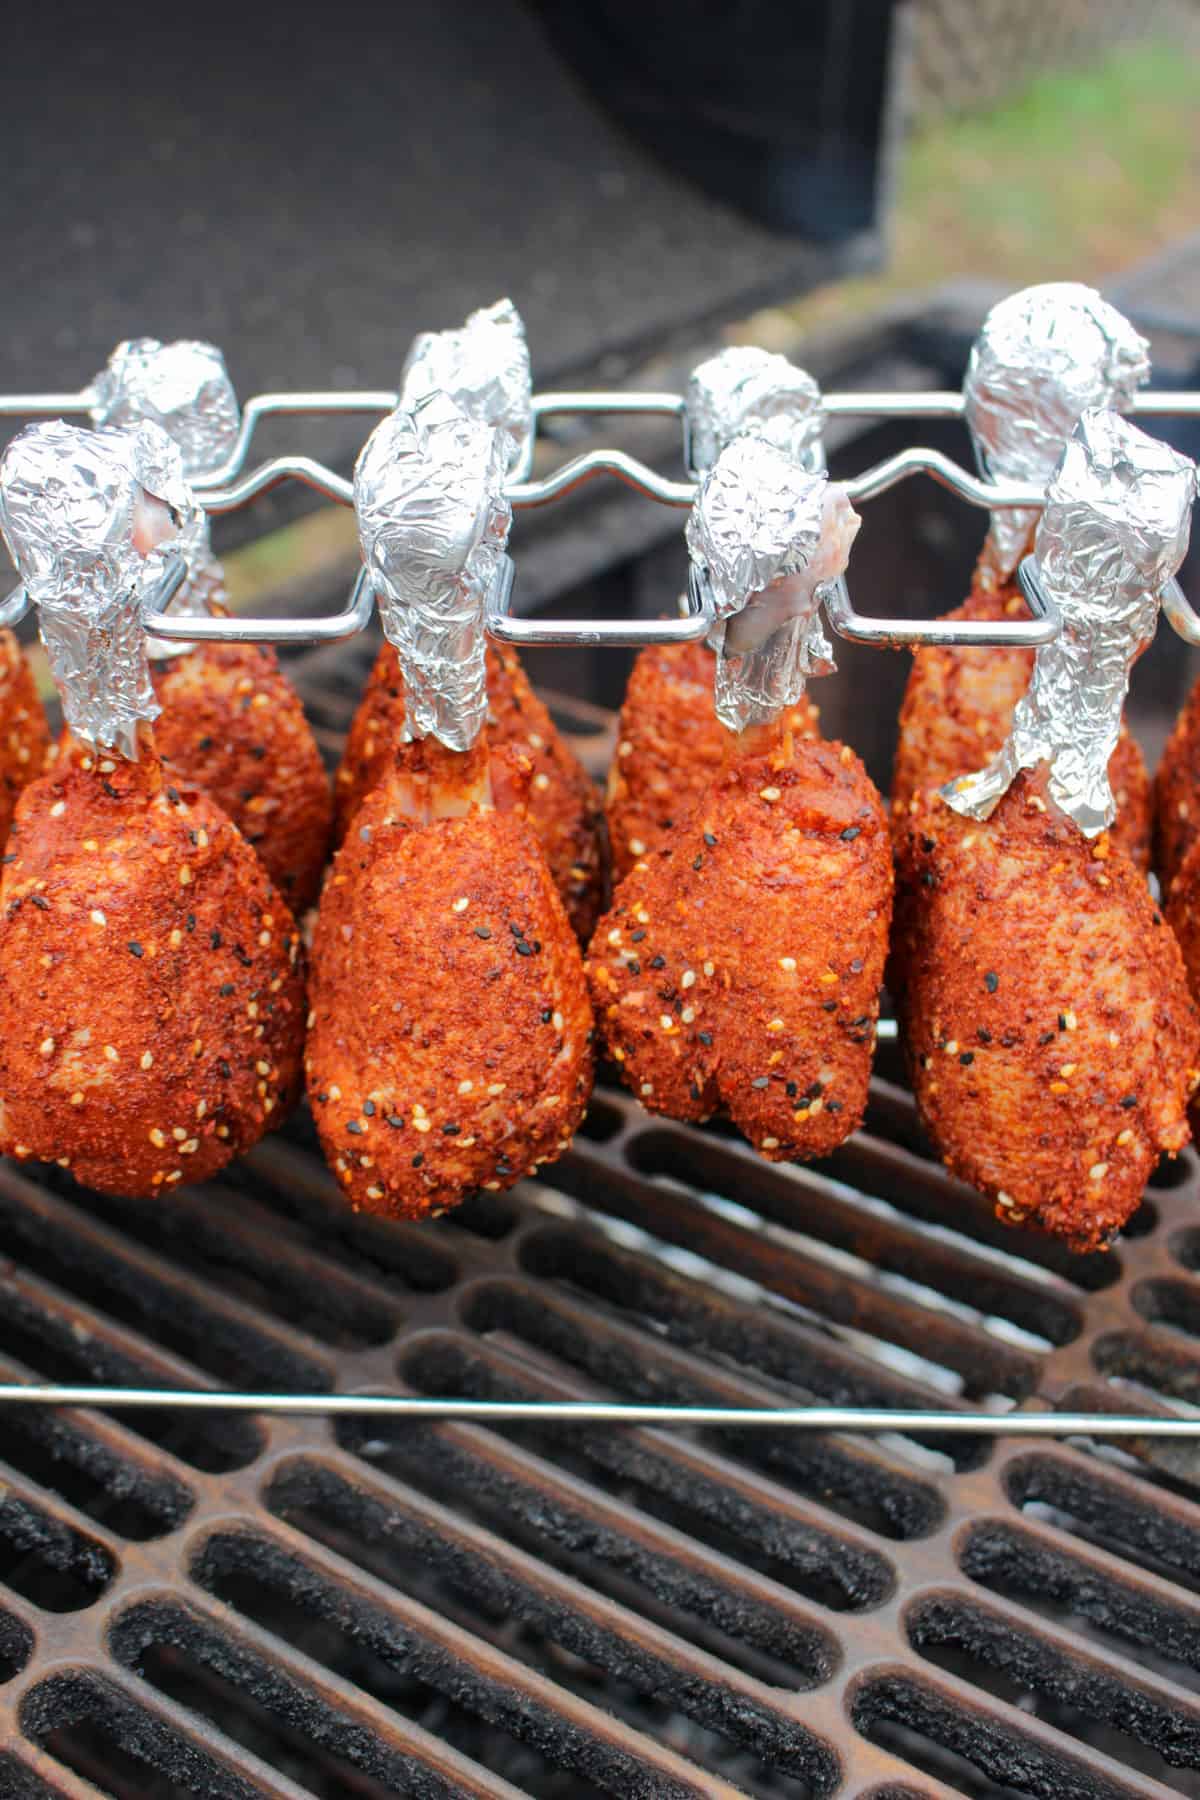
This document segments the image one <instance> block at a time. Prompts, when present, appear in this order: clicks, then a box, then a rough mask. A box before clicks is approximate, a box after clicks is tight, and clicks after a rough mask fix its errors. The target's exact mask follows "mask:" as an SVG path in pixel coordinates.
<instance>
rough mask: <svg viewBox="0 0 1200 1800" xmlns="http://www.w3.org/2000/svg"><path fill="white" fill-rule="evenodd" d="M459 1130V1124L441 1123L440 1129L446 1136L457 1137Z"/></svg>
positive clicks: (460, 1128) (460, 1127)
mask: <svg viewBox="0 0 1200 1800" xmlns="http://www.w3.org/2000/svg"><path fill="white" fill-rule="evenodd" d="M461 1130H462V1126H461V1125H443V1126H442V1131H443V1133H444V1135H445V1136H446V1137H457V1136H458V1134H459V1132H460V1131H461Z"/></svg>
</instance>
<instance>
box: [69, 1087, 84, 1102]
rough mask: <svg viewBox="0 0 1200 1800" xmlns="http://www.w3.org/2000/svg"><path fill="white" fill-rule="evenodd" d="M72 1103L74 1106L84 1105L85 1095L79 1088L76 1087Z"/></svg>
mask: <svg viewBox="0 0 1200 1800" xmlns="http://www.w3.org/2000/svg"><path fill="white" fill-rule="evenodd" d="M71 1105H72V1106H82V1105H83V1095H82V1094H81V1093H80V1091H79V1089H78V1088H76V1090H75V1092H74V1093H73V1094H72V1095H71Z"/></svg>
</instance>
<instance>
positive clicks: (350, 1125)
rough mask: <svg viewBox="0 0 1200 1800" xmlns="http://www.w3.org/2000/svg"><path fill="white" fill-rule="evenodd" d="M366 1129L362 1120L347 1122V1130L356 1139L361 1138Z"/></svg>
mask: <svg viewBox="0 0 1200 1800" xmlns="http://www.w3.org/2000/svg"><path fill="white" fill-rule="evenodd" d="M366 1129H367V1128H366V1126H365V1125H364V1124H363V1122H362V1120H361V1119H350V1120H348V1121H347V1124H346V1130H347V1131H349V1132H350V1133H352V1135H353V1136H354V1137H361V1136H362V1134H363V1132H364V1131H365V1130H366Z"/></svg>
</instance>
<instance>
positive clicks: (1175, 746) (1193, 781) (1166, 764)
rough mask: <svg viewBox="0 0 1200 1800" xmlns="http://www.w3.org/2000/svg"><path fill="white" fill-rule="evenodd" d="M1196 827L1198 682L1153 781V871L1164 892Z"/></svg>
mask: <svg viewBox="0 0 1200 1800" xmlns="http://www.w3.org/2000/svg"><path fill="white" fill-rule="evenodd" d="M1198 827H1200V681H1198V682H1197V683H1196V685H1195V687H1194V688H1193V689H1192V691H1191V693H1190V694H1189V695H1188V697H1187V701H1186V703H1185V705H1184V708H1183V711H1182V712H1181V713H1180V715H1179V717H1178V718H1177V719H1176V721H1175V725H1174V728H1173V730H1172V732H1171V735H1170V737H1169V738H1168V739H1167V742H1166V747H1165V748H1164V750H1163V753H1162V761H1161V762H1160V763H1159V765H1158V774H1157V775H1156V776H1155V779H1154V867H1155V869H1156V870H1157V872H1158V878H1159V880H1160V881H1161V882H1162V884H1163V891H1164V892H1165V891H1166V890H1167V889H1168V888H1169V887H1170V885H1171V882H1172V881H1173V880H1174V879H1175V876H1176V874H1177V873H1178V872H1179V869H1180V867H1181V866H1182V864H1183V860H1184V858H1185V857H1186V855H1187V853H1188V851H1189V850H1190V849H1191V847H1192V844H1193V843H1194V842H1195V840H1196V836H1197V828H1198Z"/></svg>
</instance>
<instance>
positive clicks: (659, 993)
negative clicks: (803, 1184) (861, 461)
mask: <svg viewBox="0 0 1200 1800" xmlns="http://www.w3.org/2000/svg"><path fill="white" fill-rule="evenodd" d="M857 527H858V519H857V517H856V515H855V514H854V513H853V512H852V511H851V509H850V506H849V503H848V501H847V500H846V497H845V494H844V492H843V491H842V490H841V489H840V488H837V487H834V486H831V485H830V483H829V481H828V480H827V478H826V476H825V475H824V474H823V473H812V472H809V471H806V470H804V469H802V468H801V467H800V466H799V465H798V464H797V463H796V462H795V461H793V460H792V459H791V458H790V457H788V456H787V455H786V454H785V453H784V452H783V451H781V450H779V449H777V448H776V447H775V446H773V445H771V444H768V443H765V442H763V441H762V440H761V439H757V438H754V437H748V436H745V437H739V438H736V439H735V440H734V441H733V442H732V443H731V444H730V445H729V446H728V448H727V449H726V450H724V451H723V452H722V454H721V456H720V458H719V460H718V461H717V463H716V464H715V466H714V467H713V469H712V470H711V471H710V472H709V474H708V475H707V476H706V477H705V479H704V482H703V484H702V486H701V489H700V493H699V496H698V498H697V500H696V504H695V506H694V508H693V512H692V516H691V520H690V522H689V526H688V543H689V548H690V551H691V554H692V557H693V560H694V562H695V564H696V565H697V567H698V570H699V571H700V575H701V580H702V581H703V582H705V583H707V585H708V588H709V591H710V592H711V595H712V598H713V602H714V606H715V610H716V611H717V613H718V614H719V622H718V625H717V628H716V632H715V637H716V642H717V661H716V687H715V692H716V708H717V716H718V717H719V719H720V720H721V724H722V728H723V730H724V732H725V737H726V742H727V752H726V757H725V761H724V765H723V767H722V769H721V771H720V772H719V773H718V774H716V775H715V776H714V777H713V778H712V780H711V781H710V783H709V786H708V787H707V789H706V791H705V793H704V794H703V796H702V797H701V799H700V800H699V802H698V803H697V805H696V807H695V810H694V812H693V814H692V816H691V818H690V819H689V820H688V821H687V822H686V823H683V824H680V825H677V826H676V828H675V830H674V831H673V832H672V833H671V834H670V836H669V837H668V839H667V840H666V841H665V842H664V843H663V845H662V846H661V847H660V848H659V849H658V850H657V851H654V852H652V853H649V854H647V855H646V856H645V857H643V858H640V859H639V860H638V862H637V863H635V865H634V867H633V870H632V872H631V873H630V874H629V875H627V876H626V878H625V880H624V881H622V882H621V883H620V885H619V886H618V888H617V890H616V893H615V895H614V896H613V904H612V908H611V910H610V911H609V912H608V914H607V915H606V916H605V917H604V918H603V919H602V920H601V921H600V924H599V926H598V927H597V930H596V935H595V937H594V938H593V940H592V944H591V949H590V952H589V957H588V974H589V979H590V983H591V990H592V999H593V1003H594V1005H595V1008H596V1018H597V1025H598V1028H599V1030H600V1033H601V1036H602V1039H603V1041H604V1043H605V1045H606V1047H607V1049H608V1051H609V1053H610V1055H611V1056H612V1057H613V1058H614V1060H615V1061H616V1062H617V1063H618V1065H619V1067H620V1071H621V1076H622V1079H623V1080H624V1081H625V1082H626V1083H627V1084H628V1086H629V1087H630V1088H631V1089H632V1091H633V1092H634V1093H635V1094H637V1095H638V1096H639V1097H640V1098H641V1100H642V1101H643V1103H644V1105H645V1106H647V1107H648V1108H649V1109H650V1110H651V1111H654V1112H663V1113H667V1114H668V1115H670V1116H671V1117H673V1118H680V1119H704V1118H707V1117H709V1116H710V1115H711V1114H713V1113H715V1112H719V1111H725V1112H727V1113H728V1114H729V1116H730V1117H731V1118H732V1119H733V1121H734V1123H735V1124H736V1125H737V1126H738V1127H739V1129H740V1130H741V1131H743V1132H744V1133H745V1135H746V1136H747V1137H748V1138H749V1139H750V1141H751V1143H753V1144H754V1145H755V1147H756V1148H757V1149H759V1150H760V1151H761V1152H762V1153H763V1155H764V1156H767V1157H769V1158H770V1159H771V1160H773V1161H783V1160H785V1159H788V1158H803V1157H812V1156H819V1155H822V1154H824V1153H825V1152H827V1151H829V1150H831V1149H832V1148H834V1146H836V1145H837V1144H839V1143H840V1142H841V1141H842V1140H843V1139H844V1138H845V1137H846V1136H847V1135H848V1134H849V1133H850V1132H851V1131H853V1130H854V1128H855V1126H856V1125H857V1124H858V1123H859V1121H860V1120H861V1118H862V1115H863V1110H864V1107H865V1105H866V1098H867V1085H868V1080H869V1076H870V1070H871V1059H872V1053H873V1049H874V1043H875V1027H876V1020H877V1018H878V1009H879V984H880V980H881V977H882V974H883V962H884V955H885V951H886V947H887V934H888V924H889V920H890V916H891V903H892V862H891V851H890V846H889V841H888V826H887V818H886V815H885V812H884V808H883V803H882V801H881V800H880V798H879V795H878V794H877V792H876V791H875V788H874V787H873V785H872V784H871V781H870V780H869V778H868V776H867V774H866V771H865V770H864V769H863V766H862V764H861V763H860V762H859V760H858V758H857V757H856V756H855V755H854V753H853V751H852V750H851V749H850V748H849V747H848V746H846V745H839V744H835V743H823V742H813V741H811V740H802V739H798V738H797V736H796V734H795V733H794V732H793V731H792V729H791V727H790V723H789V721H790V719H791V716H792V713H793V709H794V708H795V707H796V705H797V703H798V702H799V700H800V697H801V693H802V691H803V686H804V681H805V678H806V677H807V676H808V675H810V674H815V673H824V672H825V671H826V670H828V669H829V668H830V666H831V664H830V662H829V646H828V645H827V644H826V642H825V639H824V637H823V635H822V633H821V629H820V624H819V621H818V617H817V608H818V604H819V602H820V600H821V598H822V594H823V591H824V590H825V588H826V587H827V585H828V584H830V583H832V582H833V581H834V580H835V579H837V578H839V577H840V575H841V572H842V570H843V569H844V568H845V565H846V558H847V555H848V553H849V548H850V544H851V541H852V540H853V537H854V533H855V531H856V530H857Z"/></svg>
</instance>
